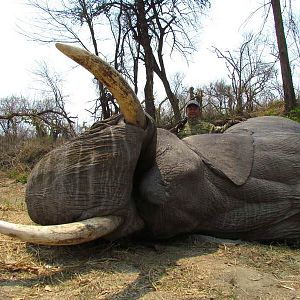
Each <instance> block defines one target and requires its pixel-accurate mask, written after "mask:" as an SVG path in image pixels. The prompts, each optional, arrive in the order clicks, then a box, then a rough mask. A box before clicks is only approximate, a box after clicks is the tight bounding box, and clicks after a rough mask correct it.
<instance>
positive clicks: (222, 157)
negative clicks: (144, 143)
mask: <svg viewBox="0 0 300 300" xmlns="http://www.w3.org/2000/svg"><path fill="white" fill-rule="evenodd" d="M140 195H141V199H140V200H139V201H138V208H139V212H140V214H141V216H142V218H143V219H144V220H145V222H146V224H147V226H146V227H147V228H148V231H149V232H150V235H152V236H155V237H161V238H164V237H170V236H173V235H176V234H179V233H187V232H198V233H199V232H200V233H205V234H211V235H215V236H218V237H226V238H241V239H246V240H284V239H299V237H300V125H299V124H297V123H295V122H293V121H290V120H288V119H285V118H280V117H260V118H253V119H249V120H248V121H246V122H243V123H240V124H237V125H235V126H233V127H231V128H230V129H228V130H227V131H226V132H225V133H224V134H211V135H198V136H191V137H188V138H186V139H183V140H182V141H181V140H180V141H179V140H178V139H176V137H174V136H173V135H171V134H169V133H168V132H165V131H163V130H159V131H158V145H157V155H156V163H155V164H154V166H153V167H152V169H151V170H150V171H149V172H148V173H146V175H145V177H144V178H143V180H142V182H141V185H140Z"/></svg>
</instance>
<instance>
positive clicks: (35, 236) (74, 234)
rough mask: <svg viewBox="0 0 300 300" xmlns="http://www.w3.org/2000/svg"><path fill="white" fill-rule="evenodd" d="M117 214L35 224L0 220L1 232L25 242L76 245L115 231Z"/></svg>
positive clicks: (120, 219)
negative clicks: (76, 220) (60, 222)
mask: <svg viewBox="0 0 300 300" xmlns="http://www.w3.org/2000/svg"><path fill="white" fill-rule="evenodd" d="M122 220H123V219H122V218H121V217H117V216H106V217H95V218H91V219H87V220H83V221H79V222H74V223H68V224H60V225H49V226H35V225H22V224H14V223H9V222H5V221H0V233H2V234H5V235H8V236H11V237H15V238H18V239H20V240H23V241H25V242H29V243H33V244H42V245H76V244H82V243H86V242H89V241H92V240H95V239H98V238H100V237H103V236H105V235H107V234H109V233H111V232H113V231H114V230H115V229H116V228H117V227H118V226H119V225H120V224H121V223H122Z"/></svg>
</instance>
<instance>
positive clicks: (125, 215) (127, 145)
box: [0, 44, 156, 244]
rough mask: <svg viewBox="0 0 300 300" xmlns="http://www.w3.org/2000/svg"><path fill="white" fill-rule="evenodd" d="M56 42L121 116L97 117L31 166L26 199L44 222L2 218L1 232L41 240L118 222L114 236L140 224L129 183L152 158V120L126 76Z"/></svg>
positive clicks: (79, 237) (93, 232) (63, 240)
mask: <svg viewBox="0 0 300 300" xmlns="http://www.w3.org/2000/svg"><path fill="white" fill-rule="evenodd" d="M56 46H57V48H58V49H59V50H60V51H61V52H63V53H64V54H65V55H67V56H68V57H70V58H71V59H73V60H74V61H76V62H78V63H79V64H81V65H82V66H83V67H85V68H86V69H88V70H89V71H90V72H91V73H92V74H93V75H94V76H95V77H96V78H97V79H98V80H100V81H101V82H102V83H103V84H105V85H106V86H107V88H108V89H109V90H110V91H111V92H112V94H113V96H114V97H115V98H116V99H117V101H118V104H119V106H120V110H121V112H122V115H123V116H120V115H118V116H115V117H112V118H111V119H109V120H106V121H105V122H98V123H96V124H94V125H93V126H92V127H91V128H90V130H88V131H87V132H85V133H84V134H82V135H81V136H79V137H78V138H76V139H74V140H72V141H70V142H68V143H66V144H64V145H63V146H61V147H59V148H57V149H55V150H53V151H52V152H50V153H49V154H48V155H46V156H45V157H44V158H43V159H42V160H41V161H40V162H39V163H38V164H37V165H36V166H35V168H34V169H33V171H32V172H31V175H30V177H29V180H28V183H27V188H26V204H27V208H28V213H29V216H30V217H31V219H32V220H33V221H34V222H36V223H38V224H41V225H47V226H23V225H16V224H10V223H7V222H3V221H1V223H0V227H1V229H0V232H2V233H4V234H9V235H11V236H16V237H19V238H21V239H25V240H27V241H29V242H36V243H41V244H77V243H81V242H86V241H88V240H92V239H96V238H99V237H101V236H103V235H107V234H108V233H110V232H112V231H114V230H115V229H116V228H117V227H119V229H118V231H117V232H116V233H113V234H111V236H112V237H114V238H116V237H119V236H124V235H128V234H130V233H131V232H134V231H136V230H138V229H140V228H142V227H143V221H142V219H141V218H140V217H139V216H138V214H137V212H136V207H135V204H134V202H133V199H132V193H133V189H134V186H133V182H134V177H138V176H139V173H140V172H142V170H143V169H144V168H146V167H149V165H150V164H151V163H152V162H153V161H154V155H155V152H154V151H155V136H156V127H155V126H154V124H153V121H152V120H151V118H149V117H148V116H146V115H145V113H144V112H143V109H142V107H141V105H140V102H139V101H138V99H137V97H136V95H135V93H134V92H133V91H132V89H131V88H130V86H129V85H128V83H127V82H126V81H125V80H124V79H123V77H122V76H121V75H120V74H119V73H118V72H117V71H115V70H114V69H113V68H111V67H110V66H109V65H108V64H107V63H106V62H104V61H103V60H101V59H100V58H99V57H97V56H95V55H92V54H91V53H89V52H87V51H85V50H82V49H79V48H76V47H71V46H67V45H63V44H56ZM138 161H139V163H138ZM147 165H148V166H147ZM78 221H81V222H79V223H78ZM60 224H63V225H60Z"/></svg>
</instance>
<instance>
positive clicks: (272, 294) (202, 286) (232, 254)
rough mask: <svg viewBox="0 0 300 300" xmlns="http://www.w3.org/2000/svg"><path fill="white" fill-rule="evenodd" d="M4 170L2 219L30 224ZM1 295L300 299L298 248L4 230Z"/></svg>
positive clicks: (18, 187) (17, 187) (19, 189)
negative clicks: (71, 240)
mask: <svg viewBox="0 0 300 300" xmlns="http://www.w3.org/2000/svg"><path fill="white" fill-rule="evenodd" d="M24 189H25V186H24V185H22V184H20V183H16V182H14V180H12V179H8V178H7V177H6V176H5V175H4V174H3V173H0V219H1V220H9V221H13V222H18V223H27V224H30V223H31V221H30V219H29V217H28V215H27V212H26V206H25V203H24ZM0 247H1V251H0V299H19V300H21V299H109V300H113V299H129V300H131V299H145V300H146V299H147V300H154V299H155V300H156V299H159V300H162V299H165V300H168V299H185V300H188V299H189V300H194V299H264V300H265V299H300V249H299V247H298V248H297V247H295V246H294V247H288V246H286V245H260V244H254V243H242V242H237V243H233V242H232V241H225V240H217V239H213V238H207V237H204V236H196V235H193V236H184V237H178V238H176V239H172V240H169V241H165V242H147V243H145V242H141V241H128V240H127V241H126V240H124V241H118V242H114V243H109V242H104V241H95V242H92V243H88V244H84V245H79V246H68V247H45V246H37V245H32V244H26V243H24V242H21V241H18V240H14V239H12V238H10V237H6V236H4V235H0Z"/></svg>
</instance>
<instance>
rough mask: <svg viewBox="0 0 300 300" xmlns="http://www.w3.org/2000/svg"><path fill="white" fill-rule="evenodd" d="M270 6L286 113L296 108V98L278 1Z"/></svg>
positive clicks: (273, 0)
mask: <svg viewBox="0 0 300 300" xmlns="http://www.w3.org/2000/svg"><path fill="white" fill-rule="evenodd" d="M271 5H272V9H273V16H274V22H275V31H276V37H277V45H278V51H279V60H280V67H281V74H282V82H283V90H284V101H285V112H286V113H288V112H290V111H291V110H292V109H294V108H295V107H296V106H297V103H296V96H295V90H294V86H293V79H292V72H291V67H290V62H289V56H288V51H287V44H286V39H285V33H284V28H283V21H282V14H281V6H280V0H271Z"/></svg>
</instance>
